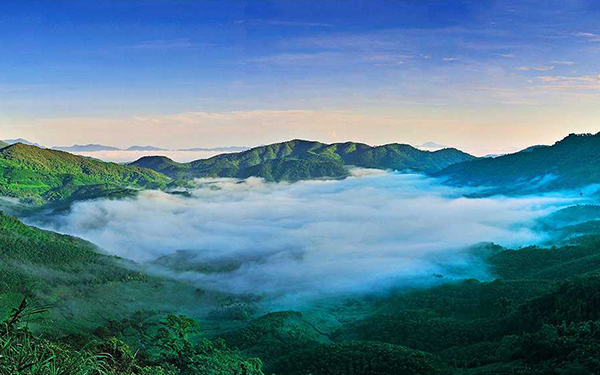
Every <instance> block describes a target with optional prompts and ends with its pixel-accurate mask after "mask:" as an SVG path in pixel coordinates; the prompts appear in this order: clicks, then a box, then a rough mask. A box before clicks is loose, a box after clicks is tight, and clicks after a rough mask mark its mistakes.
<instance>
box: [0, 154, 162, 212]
mask: <svg viewBox="0 0 600 375" xmlns="http://www.w3.org/2000/svg"><path fill="white" fill-rule="evenodd" d="M0 170H2V174H1V175H0V195H4V196H9V197H15V198H20V199H21V200H23V201H26V202H29V203H34V204H44V203H54V204H56V203H59V202H66V201H69V200H73V199H87V198H92V197H98V196H106V195H112V194H126V193H127V192H128V191H130V189H131V188H159V187H162V186H164V185H165V184H166V183H167V182H168V178H167V177H165V176H163V175H161V174H159V173H157V172H154V171H152V170H149V169H143V168H138V167H133V166H122V165H119V164H115V163H105V162H102V161H99V160H96V159H92V158H88V157H83V156H77V155H73V154H69V153H67V152H64V151H58V150H50V149H42V148H39V147H35V146H28V145H25V144H22V143H17V144H14V145H11V146H8V147H5V148H3V149H0Z"/></svg>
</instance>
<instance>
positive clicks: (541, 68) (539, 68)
mask: <svg viewBox="0 0 600 375" xmlns="http://www.w3.org/2000/svg"><path fill="white" fill-rule="evenodd" d="M515 69H516V70H520V71H522V72H548V71H551V70H554V67H553V66H520V67H518V68H515Z"/></svg>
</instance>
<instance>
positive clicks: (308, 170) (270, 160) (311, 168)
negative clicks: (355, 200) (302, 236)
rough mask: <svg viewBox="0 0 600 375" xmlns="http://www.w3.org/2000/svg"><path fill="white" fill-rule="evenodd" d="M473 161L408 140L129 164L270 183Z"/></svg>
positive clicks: (184, 175)
mask: <svg viewBox="0 0 600 375" xmlns="http://www.w3.org/2000/svg"><path fill="white" fill-rule="evenodd" d="M472 159H474V157H473V156H471V155H468V154H466V153H464V152H461V151H459V150H456V149H444V150H440V151H436V152H428V151H421V150H418V149H416V148H414V147H412V146H409V145H404V144H388V145H384V146H376V147H373V146H369V145H366V144H363V143H354V142H346V143H334V144H324V143H320V142H313V141H305V140H292V141H288V142H282V143H275V144H271V145H267V146H261V147H256V148H253V149H250V150H247V151H243V152H238V153H232V154H223V155H217V156H214V157H212V158H209V159H201V160H196V161H192V162H190V163H177V162H175V161H173V160H171V159H169V158H166V157H164V156H150V157H144V158H141V159H139V160H137V161H135V162H133V163H132V164H131V165H133V166H137V167H143V168H149V169H152V170H155V171H157V172H160V173H163V174H165V175H167V176H169V177H171V178H173V179H190V178H198V177H236V178H246V177H250V176H256V177H262V178H264V179H265V180H267V181H298V180H307V179H318V178H344V177H346V176H348V166H357V167H363V168H379V169H392V170H399V171H402V170H414V171H420V172H428V173H432V172H437V171H439V170H441V169H443V168H445V167H447V166H449V165H452V164H454V163H459V162H464V161H467V160H472Z"/></svg>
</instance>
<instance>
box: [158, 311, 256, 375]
mask: <svg viewBox="0 0 600 375" xmlns="http://www.w3.org/2000/svg"><path fill="white" fill-rule="evenodd" d="M197 327H198V323H197V322H196V321H194V320H192V319H190V318H188V317H186V316H183V315H179V316H175V315H169V316H167V317H166V319H165V320H164V321H163V323H162V327H161V328H160V329H159V330H158V333H157V336H156V339H155V341H156V344H157V346H158V347H159V348H160V356H161V359H162V361H164V362H167V363H170V364H173V365H174V366H175V367H177V368H178V369H179V371H180V373H181V374H182V375H188V374H189V375H192V374H193V375H222V374H223V375H224V374H227V375H262V374H263V373H262V370H261V369H262V362H261V361H260V360H259V359H257V358H249V359H246V358H244V357H243V356H242V355H241V354H240V353H239V352H237V351H234V350H229V349H228V348H227V347H226V345H225V342H224V341H222V340H215V341H210V340H200V342H198V343H195V344H193V343H192V342H191V341H190V336H191V335H192V334H194V333H196V332H197Z"/></svg>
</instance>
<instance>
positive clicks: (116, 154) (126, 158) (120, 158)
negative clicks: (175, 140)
mask: <svg viewBox="0 0 600 375" xmlns="http://www.w3.org/2000/svg"><path fill="white" fill-rule="evenodd" d="M72 153H73V154H75V155H81V156H88V157H91V158H95V159H100V160H103V161H109V162H114V163H131V162H133V161H136V160H138V159H139V158H142V157H144V156H157V155H160V156H166V157H168V158H170V159H172V160H174V161H176V162H179V163H187V162H190V161H194V160H198V159H208V158H211V157H213V156H215V155H219V154H223V153H224V152H222V151H175V150H173V151H170V150H165V151H127V150H114V151H81V152H72Z"/></svg>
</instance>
